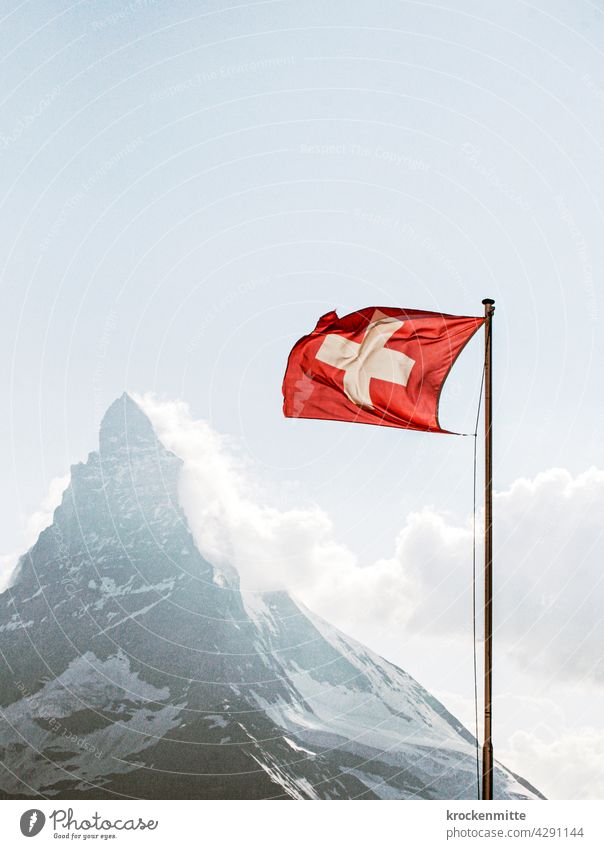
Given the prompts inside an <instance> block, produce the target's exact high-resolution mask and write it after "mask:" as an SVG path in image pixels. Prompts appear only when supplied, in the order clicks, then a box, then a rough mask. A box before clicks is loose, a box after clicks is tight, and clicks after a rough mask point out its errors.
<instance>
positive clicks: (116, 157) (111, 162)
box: [40, 136, 143, 253]
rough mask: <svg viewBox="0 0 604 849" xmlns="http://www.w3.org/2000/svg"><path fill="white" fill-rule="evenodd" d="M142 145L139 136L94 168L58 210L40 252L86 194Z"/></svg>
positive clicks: (49, 243)
mask: <svg viewBox="0 0 604 849" xmlns="http://www.w3.org/2000/svg"><path fill="white" fill-rule="evenodd" d="M142 144H143V139H142V137H141V136H138V137H137V138H135V139H132V141H130V142H128V144H127V145H125V146H124V147H123V148H121V149H120V150H118V151H116V152H115V153H114V154H113V155H112V156H110V157H109V159H106V160H105V162H103V163H102V164H101V165H99V167H98V168H96V169H95V170H94V171H93V172H92V173H91V174H90V175H89V176H88V177H87V178H86V179H85V180H84V181H83V182H82V183H81V185H80V188H79V189H78V191H77V192H76V193H75V194H73V195H72V196H71V197H70V198H68V199H67V200H66V201H65V203H64V204H63V206H62V207H61V209H60V210H59V213H58V215H57V216H56V218H55V220H54V221H53V223H52V225H51V227H50V229H49V231H48V233H47V234H46V236H45V237H44V239H43V240H42V241H41V242H40V252H41V253H45V252H46V251H47V250H48V248H49V247H50V246H51V244H52V243H53V241H54V240H55V238H56V237H57V235H58V234H59V233H60V232H61V230H62V229H63V227H64V226H65V224H66V223H67V220H68V218H69V216H70V214H71V213H72V212H74V210H76V209H78V207H79V206H80V205H81V203H82V201H83V200H84V198H85V197H86V195H87V194H88V192H89V191H90V190H91V189H93V188H94V187H95V186H96V185H97V183H98V182H99V181H100V180H102V179H103V177H106V176H107V174H109V172H110V171H112V170H113V169H114V168H115V167H116V166H117V165H119V164H120V162H121V161H122V160H123V159H125V158H126V157H127V156H130V154H131V153H133V152H134V151H135V150H138V148H139V147H140V146H141V145H142Z"/></svg>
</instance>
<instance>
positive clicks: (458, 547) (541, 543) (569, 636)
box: [138, 395, 604, 682]
mask: <svg viewBox="0 0 604 849" xmlns="http://www.w3.org/2000/svg"><path fill="white" fill-rule="evenodd" d="M138 400H139V403H141V406H142V407H143V408H144V409H145V411H146V412H147V414H148V415H149V416H150V418H151V419H152V421H153V423H154V426H155V428H156V431H157V433H158V436H159V437H160V439H161V440H162V441H163V443H164V444H165V445H166V446H167V447H168V448H170V449H171V450H173V451H174V452H175V453H176V454H177V455H178V456H180V457H181V458H182V459H183V461H184V469H183V474H182V479H181V501H182V504H183V508H184V509H185V512H186V514H187V517H188V520H189V523H190V526H191V529H192V532H193V534H194V536H195V538H196V541H197V543H198V545H199V547H200V549H201V550H202V552H203V553H204V554H205V555H206V556H207V557H208V559H209V560H211V561H212V562H214V563H215V564H217V565H219V566H221V565H222V566H223V567H224V568H225V569H226V568H228V566H229V565H232V566H234V567H235V568H236V569H237V571H238V572H239V574H240V577H241V583H242V587H243V588H244V589H263V590H265V589H278V588H281V587H287V588H289V589H291V590H292V591H293V592H294V593H295V594H297V595H298V597H300V598H301V599H302V600H303V601H304V602H305V603H306V604H307V605H308V606H309V607H311V608H312V609H314V610H315V611H316V612H317V613H320V614H321V615H323V616H325V617H326V618H327V619H329V620H330V621H332V622H334V623H335V624H337V625H338V626H339V627H342V628H343V629H345V630H348V631H349V632H351V633H357V634H358V632H359V629H363V628H364V626H365V625H367V623H371V622H374V623H379V625H380V627H390V626H396V627H397V628H398V629H400V630H402V629H406V631H407V633H410V634H411V633H412V634H418V633H422V632H424V633H430V635H432V636H434V635H436V634H439V633H440V634H443V635H447V634H450V635H462V636H467V635H468V634H469V632H470V611H471V589H470V588H471V580H470V578H471V543H472V534H471V525H470V522H469V520H468V521H466V522H465V523H462V524H459V523H458V524H455V523H454V522H452V521H451V520H450V519H449V518H446V517H444V516H442V515H440V514H438V513H435V512H434V511H432V510H428V509H425V510H422V511H420V512H416V513H412V514H410V515H409V516H408V517H407V520H406V523H405V525H404V527H403V529H402V530H401V532H400V533H399V535H398V538H397V539H396V541H395V543H394V546H393V548H394V550H393V555H392V557H391V558H386V559H382V560H379V561H377V562H375V563H372V564H366V565H362V564H360V563H359V561H358V559H357V557H356V556H355V554H354V553H353V552H352V551H350V549H348V548H347V547H346V545H344V544H343V543H341V542H339V541H338V540H337V539H336V538H335V534H334V528H333V525H332V522H331V520H330V518H329V517H328V516H327V514H326V513H325V512H324V511H322V510H320V509H319V508H317V507H315V506H307V507H305V508H295V509H293V508H292V509H280V508H278V507H275V506H273V505H272V504H270V503H269V498H268V497H267V495H266V493H265V492H264V491H263V490H262V489H261V488H260V487H259V486H258V484H257V483H255V482H254V478H255V475H254V472H253V469H252V467H251V466H250V465H248V464H246V462H245V461H244V460H243V459H242V458H241V457H240V456H239V455H238V453H237V451H236V449H235V447H234V446H233V445H232V444H230V443H229V442H228V440H226V439H225V438H224V437H222V436H219V435H218V434H216V433H215V432H214V431H213V430H212V429H211V428H210V427H209V426H208V425H207V424H206V423H205V422H195V421H193V420H192V419H191V416H190V415H189V412H188V408H187V406H186V404H184V403H181V402H170V403H165V402H159V401H157V400H156V399H154V398H153V397H152V396H150V395H146V396H143V397H141V398H139V399H138ZM272 500H273V501H274V500H275V499H274V498H273V499H272ZM602 515H604V472H602V471H600V470H598V469H595V468H593V469H589V470H588V471H586V472H584V473H583V474H580V475H577V476H572V475H571V474H570V473H569V472H568V471H566V470H563V469H554V470H551V471H548V472H544V473H542V474H539V475H537V476H536V477H535V479H534V480H524V479H522V480H518V481H516V482H515V483H514V484H513V485H512V486H511V487H510V489H508V490H506V491H504V492H501V493H496V494H495V517H496V518H495V556H496V623H495V624H496V636H497V640H498V643H499V645H500V646H502V647H503V646H505V647H506V649H507V651H508V652H509V654H510V656H512V657H513V658H514V659H515V661H516V662H517V663H518V664H520V665H521V666H523V667H524V668H526V669H530V670H532V671H539V672H541V673H543V674H545V675H555V676H557V677H560V676H565V677H568V678H571V677H573V678H578V679H585V680H598V681H600V682H602V681H604V665H603V664H602V661H601V654H602V645H604V619H603V618H602V616H601V611H602V608H603V607H604V579H603V575H604V572H603V571H602V569H601V563H602V560H603V559H604V558H603V555H604V545H603V542H604V538H603V534H602V529H601V527H600V525H601V516H602ZM479 606H480V605H479Z"/></svg>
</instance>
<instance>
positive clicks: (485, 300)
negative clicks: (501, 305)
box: [482, 298, 495, 307]
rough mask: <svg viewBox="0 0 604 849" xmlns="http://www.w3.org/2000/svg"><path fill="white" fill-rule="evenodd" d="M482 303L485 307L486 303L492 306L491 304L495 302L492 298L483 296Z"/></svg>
mask: <svg viewBox="0 0 604 849" xmlns="http://www.w3.org/2000/svg"><path fill="white" fill-rule="evenodd" d="M482 303H483V304H484V305H485V307H486V306H487V305H488V306H493V304H494V303H495V301H494V300H493V298H483V299H482Z"/></svg>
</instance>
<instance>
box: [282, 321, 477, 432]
mask: <svg viewBox="0 0 604 849" xmlns="http://www.w3.org/2000/svg"><path fill="white" fill-rule="evenodd" d="M482 324H484V318H473V317H469V316H458V315H443V314H442V313H437V312H425V311H422V310H404V309H393V308H388V307H367V308H366V309H362V310H358V311H357V312H353V313H350V315H345V316H343V318H338V315H337V313H336V312H328V313H326V314H325V315H324V316H322V317H321V318H320V319H319V321H318V323H317V326H316V327H315V329H314V330H313V332H312V333H310V334H309V335H308V336H303V337H302V339H300V340H299V342H296V344H295V345H294V347H293V349H292V351H291V353H290V355H289V360H288V362H287V370H286V372H285V378H284V380H283V399H284V403H283V412H284V414H285V415H286V416H288V417H290V418H301V419H336V420H338V421H346V422H361V423H363V424H374V425H386V426H388V427H402V428H407V429H408V430H427V431H433V432H436V433H450V431H447V430H443V429H442V428H441V426H440V423H439V421H438V402H439V399H440V393H441V390H442V387H443V384H444V382H445V380H446V378H447V375H448V374H449V371H450V370H451V367H452V366H453V363H454V362H455V360H456V359H457V357H458V356H459V354H460V352H461V350H462V349H463V347H464V346H465V345H466V343H467V342H468V341H469V340H470V339H471V337H472V336H473V334H474V333H475V332H476V331H477V330H478V328H479V327H481V326H482Z"/></svg>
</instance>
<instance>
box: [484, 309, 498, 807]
mask: <svg viewBox="0 0 604 849" xmlns="http://www.w3.org/2000/svg"><path fill="white" fill-rule="evenodd" d="M482 303H483V304H484V318H485V322H484V342H485V359H484V436H485V458H484V743H483V747H482V798H483V799H489V800H490V799H492V798H493V741H492V737H491V733H492V710H491V706H492V697H493V689H492V684H493V418H492V417H493V402H492V392H491V390H492V385H493V384H492V371H491V365H492V359H491V344H492V340H493V333H492V323H493V313H494V312H495V307H494V304H495V301H494V300H492V298H485V299H484V300H483V302H482Z"/></svg>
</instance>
